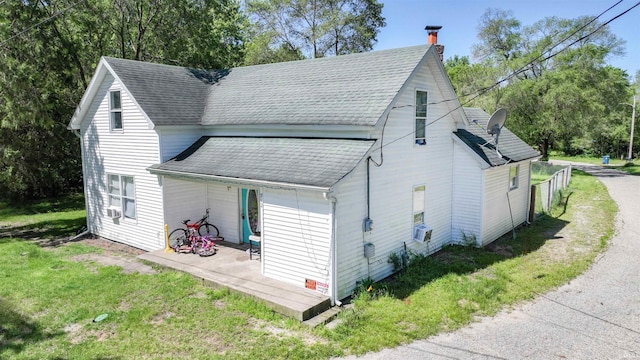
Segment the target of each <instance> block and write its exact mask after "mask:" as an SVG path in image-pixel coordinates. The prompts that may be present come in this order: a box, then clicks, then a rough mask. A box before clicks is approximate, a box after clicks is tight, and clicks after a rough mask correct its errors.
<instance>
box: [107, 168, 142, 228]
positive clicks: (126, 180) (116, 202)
mask: <svg viewBox="0 0 640 360" xmlns="http://www.w3.org/2000/svg"><path fill="white" fill-rule="evenodd" d="M108 193H109V207H110V208H115V209H118V210H121V211H122V216H124V217H125V218H127V219H135V218H136V185H135V183H134V181H133V176H124V175H108Z"/></svg>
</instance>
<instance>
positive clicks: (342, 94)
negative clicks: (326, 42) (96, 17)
mask: <svg viewBox="0 0 640 360" xmlns="http://www.w3.org/2000/svg"><path fill="white" fill-rule="evenodd" d="M428 49H429V46H427V45H420V46H413V47H406V48H401V49H392V50H383V51H374V52H368V53H358V54H351V55H341V56H334V57H328V58H321V59H311V60H300V61H290V62H284V63H276V64H266V65H256V66H246V67H238V68H232V69H228V70H213V71H208V70H198V69H190V68H184V67H178V66H169V65H159V64H153V63H147V62H140V61H132V60H123V59H115V58H110V57H105V58H104V60H105V61H106V62H107V64H108V65H109V66H110V67H111V69H113V71H114V72H115V73H116V75H117V76H118V78H119V79H120V80H121V81H122V83H123V84H124V86H125V87H126V88H127V89H128V90H129V91H130V92H131V94H132V96H133V97H134V98H135V100H136V101H137V102H138V104H139V105H140V106H141V107H142V109H143V110H144V112H145V113H146V114H147V115H148V116H149V119H150V120H151V122H153V124H154V125H185V124H186V125H188V124H192V125H198V124H200V125H254V124H260V125H266V124H268V125H370V126H372V125H375V124H376V123H377V122H378V120H379V119H380V117H381V116H382V114H383V113H384V111H385V110H386V109H387V108H388V107H389V105H390V104H391V102H392V101H393V99H394V98H395V96H396V95H397V94H398V92H399V91H400V89H401V88H402V86H403V85H404V84H405V83H406V82H407V81H408V80H409V79H410V76H411V74H412V73H413V71H414V70H415V69H416V68H417V66H418V65H419V64H420V62H421V61H422V59H423V58H424V57H425V54H426V52H427V51H428Z"/></svg>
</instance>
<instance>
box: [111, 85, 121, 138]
mask: <svg viewBox="0 0 640 360" xmlns="http://www.w3.org/2000/svg"><path fill="white" fill-rule="evenodd" d="M115 93H118V97H119V98H120V107H118V108H116V107H114V101H113V94H115ZM116 114H120V127H116V126H115V123H116V121H115V117H116ZM123 128H124V125H123V121H122V91H120V90H111V91H109V129H110V130H111V131H112V132H122V131H123V130H122V129H123Z"/></svg>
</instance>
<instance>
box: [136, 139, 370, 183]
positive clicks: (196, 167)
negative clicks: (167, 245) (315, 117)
mask: <svg viewBox="0 0 640 360" xmlns="http://www.w3.org/2000/svg"><path fill="white" fill-rule="evenodd" d="M374 143H375V140H371V139H323V138H287V137H219V136H205V137H201V138H200V139H199V140H198V141H196V142H195V143H194V144H193V145H191V146H190V147H189V148H188V149H186V150H185V151H183V152H182V153H180V154H179V155H177V156H176V157H174V158H172V159H171V160H169V161H167V162H164V163H162V164H157V165H152V166H150V167H149V168H147V170H148V171H149V172H150V173H152V174H156V175H163V176H168V177H173V178H178V179H185V180H196V181H215V182H221V183H225V184H229V185H242V186H260V187H271V188H287V189H304V190H311V191H318V192H328V191H330V190H331V188H332V186H333V185H334V184H336V183H337V182H339V181H340V180H341V179H342V178H344V177H345V176H347V175H348V174H349V173H351V172H352V171H353V170H354V168H355V167H356V166H357V165H358V163H359V162H360V161H362V159H364V157H365V156H366V154H367V153H368V152H369V150H370V149H371V147H372V146H373V144H374Z"/></svg>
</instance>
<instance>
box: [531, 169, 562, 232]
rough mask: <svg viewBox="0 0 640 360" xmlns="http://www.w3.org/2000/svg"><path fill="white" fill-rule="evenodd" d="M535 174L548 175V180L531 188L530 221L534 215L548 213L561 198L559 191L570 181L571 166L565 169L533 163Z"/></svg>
mask: <svg viewBox="0 0 640 360" xmlns="http://www.w3.org/2000/svg"><path fill="white" fill-rule="evenodd" d="M534 164H535V165H534V167H535V168H537V169H536V171H537V172H546V173H550V174H551V175H550V177H549V179H548V180H545V181H542V182H540V183H538V184H536V185H532V186H531V196H532V198H533V199H532V200H533V201H532V202H531V203H532V206H531V214H530V216H529V218H530V221H533V218H534V215H535V214H540V213H548V212H549V210H551V208H552V207H553V205H554V204H555V203H556V201H559V197H560V196H561V193H560V190H565V189H566V188H567V186H569V181H571V165H569V166H567V167H561V166H555V165H551V164H548V163H543V162H538V163H534Z"/></svg>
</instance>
